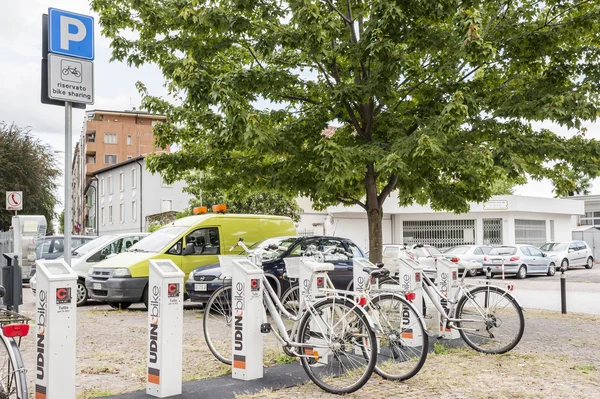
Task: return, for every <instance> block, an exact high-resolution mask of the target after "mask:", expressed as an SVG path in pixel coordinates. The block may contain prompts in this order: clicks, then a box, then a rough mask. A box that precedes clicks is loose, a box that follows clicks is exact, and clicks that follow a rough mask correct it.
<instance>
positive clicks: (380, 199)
mask: <svg viewBox="0 0 600 399" xmlns="http://www.w3.org/2000/svg"><path fill="white" fill-rule="evenodd" d="M397 183H398V175H393V176H391V177H390V180H388V183H387V184H386V185H385V187H384V188H383V190H381V193H380V194H379V196H378V197H377V203H378V204H379V207H380V208H381V207H382V206H383V202H384V201H385V199H386V198H387V196H388V195H390V193H391V192H392V190H394V189H395V188H396V184H397Z"/></svg>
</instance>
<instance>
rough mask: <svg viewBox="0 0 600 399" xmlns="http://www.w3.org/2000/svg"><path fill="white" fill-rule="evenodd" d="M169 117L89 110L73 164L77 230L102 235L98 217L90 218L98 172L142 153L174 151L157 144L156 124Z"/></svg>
mask: <svg viewBox="0 0 600 399" xmlns="http://www.w3.org/2000/svg"><path fill="white" fill-rule="evenodd" d="M165 120H166V117H164V116H162V115H153V114H149V113H148V112H145V111H139V110H135V109H133V110H130V111H110V110H90V111H86V113H85V120H84V121H83V128H82V130H81V136H80V139H79V142H78V143H77V144H76V146H75V151H74V157H73V163H72V174H73V186H72V194H71V195H72V201H73V209H72V218H73V219H72V220H73V232H76V233H90V234H91V233H94V234H98V226H97V225H96V224H94V221H95V219H93V218H92V219H90V218H89V212H90V207H93V206H94V205H95V204H94V201H95V195H94V194H93V189H92V188H90V185H91V183H92V181H93V175H94V173H96V172H97V171H99V170H102V169H105V168H107V167H111V166H113V165H117V164H119V163H122V162H124V161H127V160H131V159H133V158H137V157H139V156H141V155H142V154H147V153H152V152H158V151H162V152H170V148H169V147H167V148H158V147H155V146H154V134H153V133H152V127H153V126H155V125H156V124H157V123H160V122H163V121H165ZM90 190H91V194H88V195H87V196H86V192H90Z"/></svg>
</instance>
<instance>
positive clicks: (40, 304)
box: [35, 290, 48, 399]
mask: <svg viewBox="0 0 600 399" xmlns="http://www.w3.org/2000/svg"><path fill="white" fill-rule="evenodd" d="M47 311H48V293H47V292H46V291H45V290H40V291H39V292H38V298H37V314H38V315H37V344H36V352H37V353H36V366H37V374H36V379H37V380H38V384H36V385H35V397H36V399H44V398H45V397H46V386H45V384H46V347H45V343H44V340H45V339H46V313H47Z"/></svg>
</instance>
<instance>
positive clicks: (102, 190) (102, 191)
mask: <svg viewBox="0 0 600 399" xmlns="http://www.w3.org/2000/svg"><path fill="white" fill-rule="evenodd" d="M100 196H101V197H103V196H104V179H100Z"/></svg>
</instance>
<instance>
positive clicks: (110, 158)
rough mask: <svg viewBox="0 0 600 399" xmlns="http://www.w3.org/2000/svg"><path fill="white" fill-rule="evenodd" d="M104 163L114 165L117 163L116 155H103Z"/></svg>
mask: <svg viewBox="0 0 600 399" xmlns="http://www.w3.org/2000/svg"><path fill="white" fill-rule="evenodd" d="M104 163H105V164H106V165H114V164H116V163H117V156H116V155H104Z"/></svg>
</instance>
